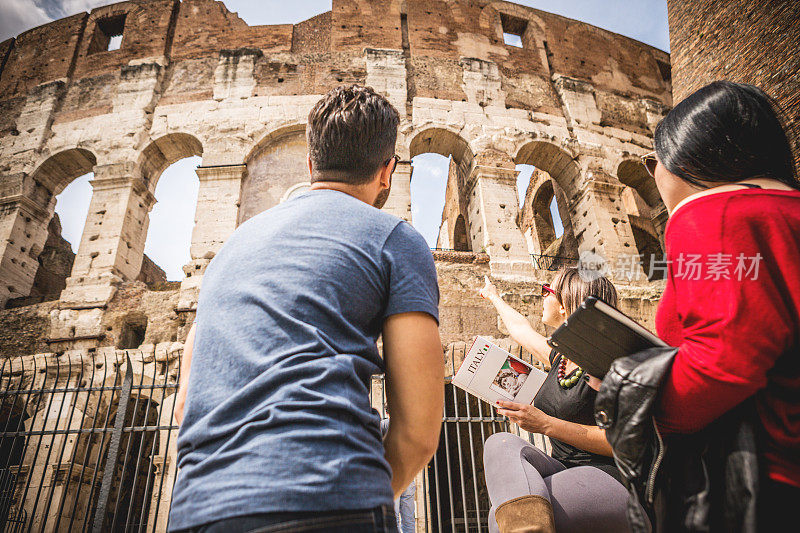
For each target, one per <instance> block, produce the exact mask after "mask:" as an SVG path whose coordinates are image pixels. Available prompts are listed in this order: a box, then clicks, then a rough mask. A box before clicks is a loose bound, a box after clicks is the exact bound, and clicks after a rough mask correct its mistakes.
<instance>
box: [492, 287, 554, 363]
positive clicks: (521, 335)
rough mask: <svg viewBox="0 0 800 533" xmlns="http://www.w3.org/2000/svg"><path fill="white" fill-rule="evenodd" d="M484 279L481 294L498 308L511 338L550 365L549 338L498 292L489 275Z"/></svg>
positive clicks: (498, 312)
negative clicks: (535, 328)
mask: <svg viewBox="0 0 800 533" xmlns="http://www.w3.org/2000/svg"><path fill="white" fill-rule="evenodd" d="M484 280H485V281H486V284H485V285H484V286H483V288H482V289H481V290H480V295H481V296H482V297H484V298H486V299H487V300H489V301H490V302H492V304H493V305H494V307H495V309H497V314H498V315H500V320H502V321H503V324H505V325H506V328H507V329H508V334H509V335H511V338H512V339H514V340H515V341H517V342H518V343H519V344H520V345H521V346H522V347H523V348H525V349H526V350H528V351H529V352H530V353H531V355H533V356H534V357H535V358H536V359H538V360H539V361H540V362H541V363H542V364H544V365H546V366H550V350H551V348H550V345H548V344H547V338H546V337H545V336H544V335H542V334H540V333H537V332H536V331H535V330H534V329H533V327H532V326H531V325H530V322H528V319H527V318H525V317H524V316H522V315H521V314H520V313H519V312H517V311H516V310H515V309H514V308H513V307H511V306H510V305H508V304H507V303H506V302H504V301H503V299H502V298H501V297H500V295H499V294H498V293H497V288H496V287H495V286H494V285H493V284H492V282H491V281H489V277H488V276H484Z"/></svg>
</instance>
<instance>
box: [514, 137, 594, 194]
mask: <svg viewBox="0 0 800 533" xmlns="http://www.w3.org/2000/svg"><path fill="white" fill-rule="evenodd" d="M514 163H516V164H517V165H533V166H534V167H536V168H538V169H540V170H544V171H545V172H547V173H548V174H550V177H551V178H553V179H554V180H555V181H556V183H558V185H559V187H561V188H562V189H563V190H564V192H565V193H567V195H570V194H571V193H572V192H573V191H574V190H575V188H576V184H577V182H578V180H579V178H580V175H581V169H580V167H579V166H578V163H577V162H576V161H575V156H574V155H573V154H571V153H570V152H569V151H568V150H567V149H566V148H564V147H560V146H558V145H556V144H554V143H551V142H548V141H530V142H528V143H526V144H524V145H522V146H521V147H520V148H519V150H518V151H517V154H516V156H515V157H514Z"/></svg>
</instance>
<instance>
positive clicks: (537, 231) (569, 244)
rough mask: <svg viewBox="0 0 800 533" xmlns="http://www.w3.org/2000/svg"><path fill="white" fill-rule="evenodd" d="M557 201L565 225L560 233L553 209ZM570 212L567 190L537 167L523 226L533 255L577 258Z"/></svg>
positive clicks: (528, 193) (528, 192)
mask: <svg viewBox="0 0 800 533" xmlns="http://www.w3.org/2000/svg"><path fill="white" fill-rule="evenodd" d="M554 201H555V203H556V207H557V210H558V214H559V219H560V220H559V221H560V223H561V226H562V234H561V235H560V236H559V235H557V234H556V224H555V220H554V219H553V213H552V211H551V205H552V203H553V202H554ZM568 213H569V211H568V207H567V198H566V195H565V194H564V191H563V190H561V188H560V187H559V186H558V184H557V183H556V182H555V181H554V180H553V179H552V178H550V175H549V174H547V173H546V172H544V171H542V170H535V171H534V174H533V176H531V186H530V187H529V190H528V191H527V194H526V195H525V200H524V203H523V206H522V212H521V216H520V218H521V224H520V226H521V229H522V232H523V233H524V234H525V237H526V240H527V242H528V248H529V250H530V252H531V253H532V254H541V255H547V256H557V257H569V258H573V257H577V255H578V243H577V240H576V238H575V234H574V230H573V228H572V221H571V219H570V217H569V216H568Z"/></svg>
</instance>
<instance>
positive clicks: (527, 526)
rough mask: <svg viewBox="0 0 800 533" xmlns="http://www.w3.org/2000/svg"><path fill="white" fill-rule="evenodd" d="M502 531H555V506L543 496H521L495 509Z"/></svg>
mask: <svg viewBox="0 0 800 533" xmlns="http://www.w3.org/2000/svg"><path fill="white" fill-rule="evenodd" d="M494 518H495V520H497V525H498V526H499V527H500V533H555V531H556V525H555V520H554V519H553V507H552V506H551V505H550V502H549V501H547V498H544V497H542V496H520V497H519V498H514V499H513V500H508V501H507V502H505V503H504V504H502V505H500V506H499V507H498V508H497V509H495V511H494Z"/></svg>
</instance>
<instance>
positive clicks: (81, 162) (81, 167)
mask: <svg viewBox="0 0 800 533" xmlns="http://www.w3.org/2000/svg"><path fill="white" fill-rule="evenodd" d="M96 164H97V157H96V156H95V155H94V154H93V153H92V152H90V151H89V150H86V149H84V148H69V149H67V150H62V151H60V152H57V153H55V154H53V155H51V156H49V157H48V158H47V159H45V160H44V161H43V162H42V163H40V164H39V166H38V167H37V168H36V170H34V171H33V173H32V174H31V179H33V181H34V183H36V184H38V185H40V186H42V187H44V188H45V189H47V191H49V192H50V194H51V195H52V197H56V196H58V194H59V193H61V191H63V190H64V189H65V188H66V186H67V185H69V184H70V183H71V182H72V180H74V179H75V178H77V177H78V176H83V175H84V174H88V173H89V172H91V171H92V169H93V168H94V166H95V165H96Z"/></svg>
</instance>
